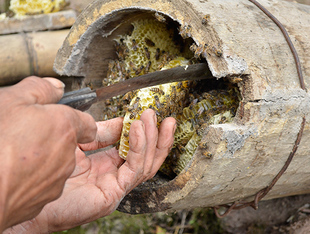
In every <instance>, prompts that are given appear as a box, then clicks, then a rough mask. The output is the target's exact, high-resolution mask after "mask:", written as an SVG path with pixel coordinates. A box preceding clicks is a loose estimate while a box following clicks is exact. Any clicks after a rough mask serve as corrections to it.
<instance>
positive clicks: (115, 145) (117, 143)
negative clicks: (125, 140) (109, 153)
mask: <svg viewBox="0 0 310 234" xmlns="http://www.w3.org/2000/svg"><path fill="white" fill-rule="evenodd" d="M120 142H121V140H119V141H118V142H116V143H114V144H113V147H115V149H117V150H118V149H119V145H120Z"/></svg>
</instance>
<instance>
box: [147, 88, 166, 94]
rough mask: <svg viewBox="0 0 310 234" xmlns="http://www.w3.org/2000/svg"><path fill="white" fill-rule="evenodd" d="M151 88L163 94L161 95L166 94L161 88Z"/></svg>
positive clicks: (154, 91)
mask: <svg viewBox="0 0 310 234" xmlns="http://www.w3.org/2000/svg"><path fill="white" fill-rule="evenodd" d="M150 90H151V92H153V93H159V94H161V95H165V92H164V91H162V90H161V89H160V88H151V89H150Z"/></svg>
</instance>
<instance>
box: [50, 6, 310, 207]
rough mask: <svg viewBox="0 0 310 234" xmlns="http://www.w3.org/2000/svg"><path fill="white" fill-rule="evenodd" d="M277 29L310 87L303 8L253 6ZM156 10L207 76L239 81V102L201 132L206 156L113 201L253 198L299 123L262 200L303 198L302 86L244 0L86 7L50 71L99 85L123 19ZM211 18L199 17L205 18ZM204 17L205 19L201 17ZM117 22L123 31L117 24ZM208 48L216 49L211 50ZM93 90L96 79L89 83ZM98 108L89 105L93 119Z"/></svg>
mask: <svg viewBox="0 0 310 234" xmlns="http://www.w3.org/2000/svg"><path fill="white" fill-rule="evenodd" d="M259 2H260V3H261V4H262V5H263V6H264V7H266V8H267V9H268V10H269V11H270V12H271V13H272V14H273V15H274V16H275V17H276V18H277V19H278V20H279V21H280V22H282V24H283V25H284V27H285V28H286V30H287V31H288V33H289V36H290V38H291V40H292V42H293V44H294V46H295V48H296V50H297V52H298V54H299V58H300V61H301V68H302V73H303V75H304V79H305V85H306V88H307V89H309V82H310V57H309V51H310V42H309V38H310V7H309V6H306V5H301V4H297V3H291V2H286V1H278V0H273V1H269V0H259ZM155 12H159V13H160V14H162V15H164V16H165V17H167V18H170V19H172V20H173V21H174V22H176V23H177V24H179V25H180V27H181V28H182V27H185V26H187V25H190V26H191V27H190V28H191V31H190V35H191V36H190V37H191V38H192V39H193V41H194V42H195V43H196V44H197V46H199V45H205V44H207V45H208V46H210V48H213V50H212V51H213V52H212V51H211V52H210V53H205V54H203V56H204V57H205V59H206V61H207V63H208V65H209V67H210V70H211V72H212V74H213V76H214V77H216V78H217V79H221V78H241V79H242V81H241V82H239V83H238V87H239V89H240V92H241V95H242V100H241V102H240V105H239V108H238V111H237V115H236V117H235V118H234V121H233V123H229V124H218V125H212V126H210V127H209V128H207V129H205V131H204V136H203V138H202V141H203V142H207V145H208V151H209V152H211V153H212V155H213V157H212V159H208V158H206V157H205V156H204V154H203V152H204V150H205V149H203V148H200V147H198V148H197V150H196V152H195V154H194V155H193V158H192V160H191V161H190V162H189V163H188V165H187V166H186V168H185V169H184V170H183V171H182V172H181V173H180V174H179V175H178V176H177V177H176V178H174V179H173V180H170V181H165V182H162V183H156V182H149V183H145V184H143V185H141V186H139V187H138V188H136V189H135V190H133V191H132V192H131V193H130V194H129V195H127V196H126V197H125V198H124V200H123V202H122V203H121V205H120V207H119V209H120V210H121V211H125V212H129V213H145V212H157V211H163V210H176V209H184V208H194V207H210V206H216V205H220V204H227V203H230V202H234V201H237V200H241V199H248V200H253V199H254V195H255V194H256V193H257V192H258V191H260V190H261V189H263V188H265V187H267V186H268V185H269V184H270V183H271V181H272V180H273V179H274V177H275V176H276V175H277V173H278V172H279V171H280V169H281V168H282V167H283V165H284V164H285V162H286V160H287V158H288V156H289V154H290V153H291V152H292V149H293V147H294V145H295V141H296V138H297V135H298V133H299V131H300V128H301V124H302V121H303V118H305V119H306V122H305V127H304V131H303V136H302V138H301V142H300V144H299V147H298V149H297V152H296V154H295V156H294V158H293V161H292V162H291V164H290V165H289V167H288V169H287V170H286V172H285V173H284V174H283V175H282V177H281V178H280V180H279V181H278V182H277V183H276V185H275V186H274V187H273V189H272V190H271V191H270V192H269V193H268V194H267V196H266V197H265V199H271V198H276V197H283V196H290V195H295V194H303V193H309V192H310V171H309V168H308V166H309V165H310V147H309V143H308V142H307V141H308V138H309V137H310V125H309V120H310V115H309V109H310V99H309V94H308V93H307V91H306V90H303V89H301V86H300V82H299V78H298V75H297V70H296V65H295V62H294V58H293V56H292V53H291V51H290V48H289V46H288V44H287V42H286V40H285V38H284V37H283V34H282V33H281V31H280V30H279V28H278V27H277V25H276V24H275V23H274V22H273V21H272V20H271V19H270V18H268V17H267V16H266V15H265V14H264V13H263V12H262V11H261V10H260V9H259V8H257V7H256V6H255V5H254V4H252V3H251V2H250V1H247V0H236V1H225V0H208V1H206V0H171V1H164V0H159V1H152V0H144V1H141V0H124V1H122V2H121V4H120V3H119V1H117V0H109V1H108V0H106V1H99V0H98V1H95V2H93V3H92V4H91V5H90V6H89V7H88V8H86V9H85V11H84V12H82V14H81V15H80V16H79V18H78V19H77V21H76V23H75V24H74V25H73V27H72V28H71V30H70V33H69V35H68V36H67V38H66V40H65V41H64V44H63V45H62V47H61V49H60V50H59V52H58V54H57V56H56V60H55V64H54V68H55V70H56V71H57V72H58V73H59V74H62V75H69V76H84V77H85V82H89V81H93V82H94V83H96V82H95V81H100V80H101V79H102V78H103V77H104V76H105V75H106V70H107V61H108V60H109V59H111V58H113V56H114V57H115V51H113V46H111V45H112V44H111V43H112V42H113V40H112V39H113V35H114V32H115V31H117V30H118V31H121V30H125V29H126V25H127V26H128V25H130V22H131V20H133V19H134V18H137V17H143V15H145V14H154V13H155ZM206 16H210V17H209V19H208V20H207V21H205V20H203V18H204V17H206ZM206 18H208V17H206ZM121 22H124V23H122V25H123V27H120V24H121ZM216 51H220V52H221V53H220V54H219V53H218V54H217V53H216ZM97 83H98V84H99V83H100V82H97ZM97 111H98V110H96V109H92V110H91V113H92V114H93V115H94V116H95V115H96V112H97Z"/></svg>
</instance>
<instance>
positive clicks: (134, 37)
mask: <svg viewBox="0 0 310 234" xmlns="http://www.w3.org/2000/svg"><path fill="white" fill-rule="evenodd" d="M132 25H133V31H132V32H131V34H130V35H119V36H118V37H117V38H116V39H115V50H116V54H117V56H118V59H117V60H115V61H111V62H110V63H109V66H108V77H109V79H107V80H103V85H108V84H111V83H116V82H120V81H122V80H125V79H130V78H131V77H135V76H138V75H142V74H145V73H148V72H154V71H157V70H163V69H169V68H173V67H176V66H186V65H189V64H191V63H196V62H198V61H197V60H195V59H194V57H195V56H194V54H193V53H192V52H190V49H189V46H188V48H187V49H184V48H182V47H181V46H180V45H183V46H186V45H190V44H191V43H185V42H183V43H179V41H178V42H176V41H175V40H174V38H175V35H174V34H173V33H174V32H173V31H172V30H171V27H167V24H166V22H159V21H158V20H156V19H150V18H148V19H140V20H137V21H134V22H132ZM182 40H183V39H182ZM184 51H185V52H184ZM225 87H226V89H222V88H215V89H212V88H209V84H208V85H197V82H192V81H183V82H173V83H169V84H162V85H157V86H153V87H147V88H144V89H140V90H136V91H133V92H129V93H127V94H126V95H125V96H124V97H118V98H117V99H112V100H109V101H108V102H109V103H108V104H107V108H106V109H105V110H104V112H109V114H108V115H106V118H110V117H111V116H110V114H111V113H112V112H113V111H114V112H115V109H113V108H111V106H117V107H118V108H117V110H118V111H116V112H117V114H120V115H122V116H124V122H123V130H122V134H121V140H120V146H119V155H120V157H122V158H124V159H126V156H127V153H128V150H129V141H128V140H129V137H128V136H129V130H130V126H131V124H132V122H133V121H135V120H137V119H140V116H141V114H142V112H143V111H144V110H146V109H148V108H151V109H153V110H154V111H155V113H156V115H157V120H158V126H159V125H160V123H161V122H162V121H163V119H164V118H165V117H167V116H173V117H174V118H176V120H177V123H178V125H177V128H176V131H175V135H174V137H175V141H174V144H173V148H172V150H171V152H170V154H169V155H168V157H167V159H166V161H165V163H164V164H163V165H162V167H161V168H160V171H161V173H163V174H165V175H166V176H168V177H170V178H173V177H174V176H175V175H177V174H179V173H180V172H181V171H182V170H183V169H184V168H185V167H186V165H188V163H189V161H190V160H191V158H192V156H193V154H194V153H195V151H196V148H197V147H198V144H199V142H200V140H201V136H202V135H203V131H204V130H205V129H206V128H207V127H208V126H209V125H211V124H223V123H227V122H230V121H232V119H233V116H234V114H235V112H236V109H237V107H238V103H239V95H238V90H237V89H236V88H232V87H231V86H225ZM120 100H122V103H121V105H120ZM207 155H210V153H208V154H207ZM208 157H209V156H208Z"/></svg>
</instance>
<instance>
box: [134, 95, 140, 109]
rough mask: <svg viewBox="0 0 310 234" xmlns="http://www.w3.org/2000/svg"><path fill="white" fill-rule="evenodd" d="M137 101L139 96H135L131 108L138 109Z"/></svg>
mask: <svg viewBox="0 0 310 234" xmlns="http://www.w3.org/2000/svg"><path fill="white" fill-rule="evenodd" d="M139 102H140V97H136V99H135V101H134V103H133V105H132V107H133V109H138V106H139Z"/></svg>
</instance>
